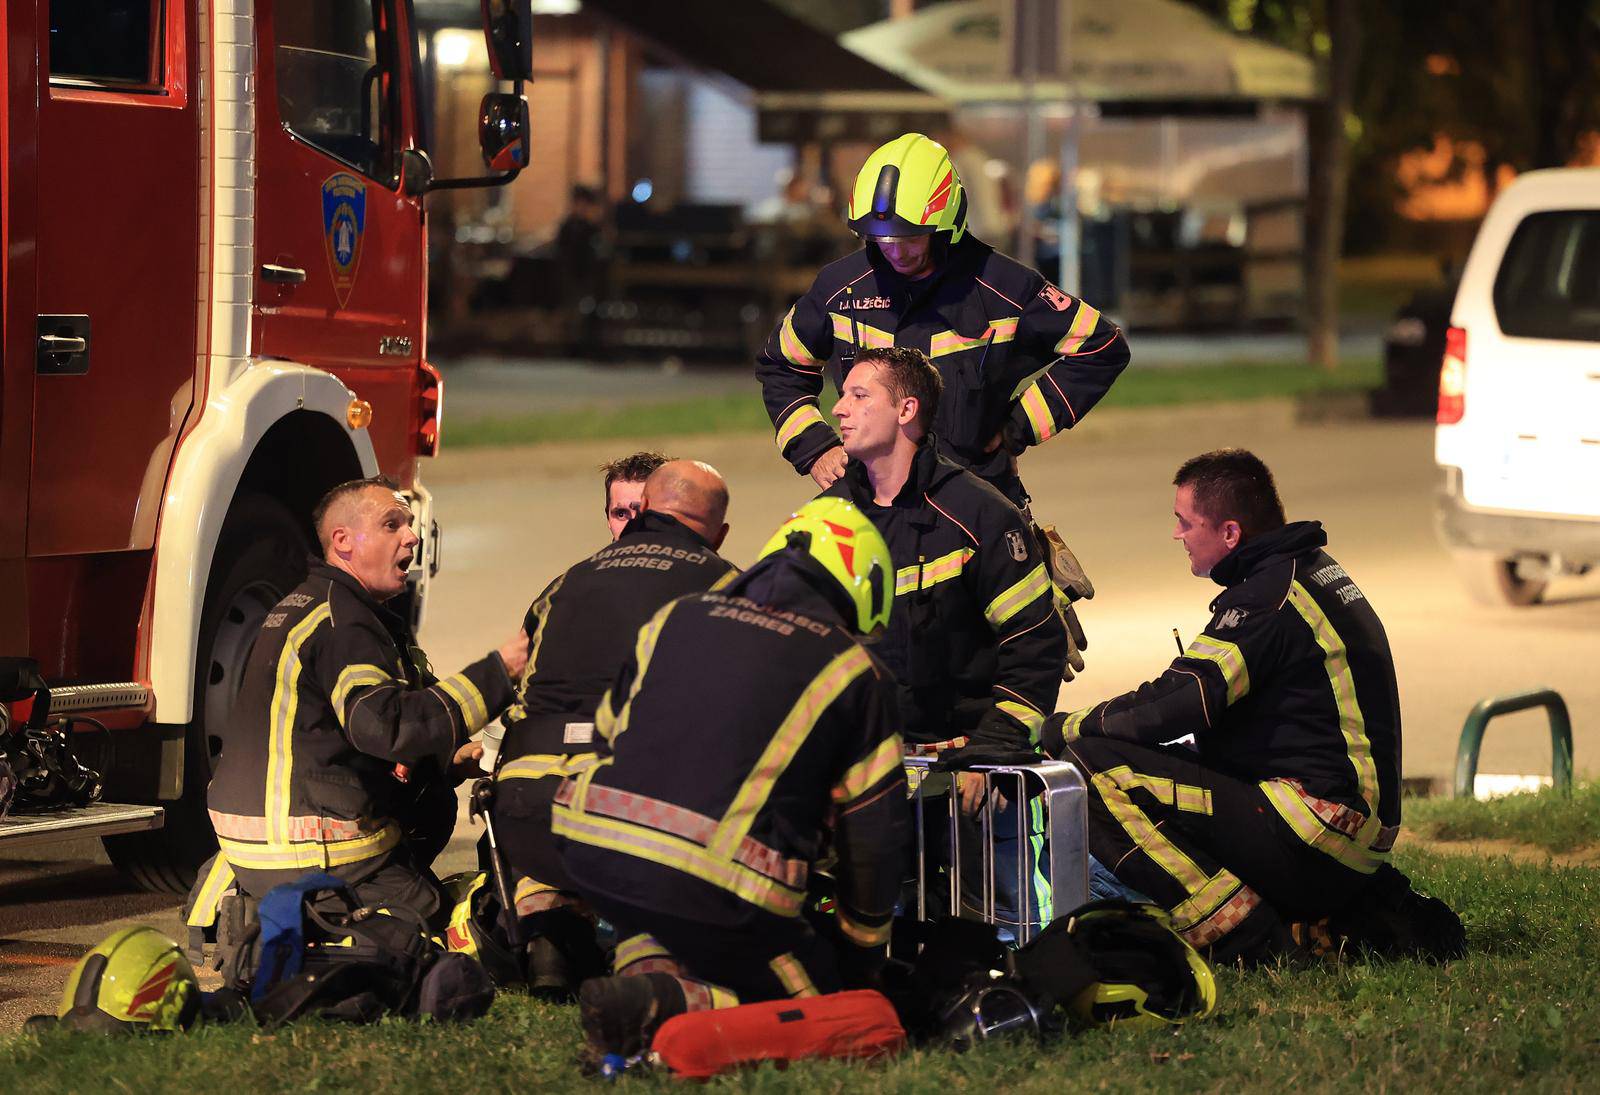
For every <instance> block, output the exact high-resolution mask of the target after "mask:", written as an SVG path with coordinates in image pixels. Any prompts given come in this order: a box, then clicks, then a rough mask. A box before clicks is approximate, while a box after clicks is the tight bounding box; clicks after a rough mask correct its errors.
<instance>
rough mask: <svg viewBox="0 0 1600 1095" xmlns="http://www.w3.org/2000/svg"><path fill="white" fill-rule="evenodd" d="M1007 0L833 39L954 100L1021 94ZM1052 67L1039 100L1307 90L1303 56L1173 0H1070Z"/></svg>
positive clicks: (1298, 94) (1266, 96) (1283, 94)
mask: <svg viewBox="0 0 1600 1095" xmlns="http://www.w3.org/2000/svg"><path fill="white" fill-rule="evenodd" d="M1009 8H1010V0H952V2H951V3H944V4H935V5H933V6H931V7H927V8H923V9H921V10H920V11H918V12H916V13H915V14H914V15H911V16H908V17H906V18H904V19H889V20H885V21H884V22H881V23H874V24H872V25H871V26H867V27H863V28H861V29H860V30H855V31H851V32H849V33H847V34H845V35H843V36H842V37H841V38H840V41H841V42H842V43H843V44H844V45H845V46H846V47H847V48H849V49H851V50H853V51H854V52H855V53H858V54H860V55H861V56H862V57H864V58H866V59H867V60H870V61H872V62H873V63H874V64H876V65H878V66H880V67H882V68H885V69H888V70H889V71H890V72H894V73H898V74H899V75H901V76H903V77H905V78H906V79H907V80H908V81H910V82H911V83H914V84H916V85H918V86H920V87H923V88H926V89H927V90H928V91H931V92H933V93H934V94H936V95H939V96H940V97H942V98H944V99H946V100H947V101H949V102H951V103H954V104H963V105H965V104H979V103H1006V102H1017V101H1021V100H1023V99H1025V98H1026V97H1027V90H1026V86H1025V85H1024V83H1023V82H1022V81H1021V80H1020V79H1018V78H1017V77H1016V76H1015V75H1014V74H1013V73H1012V68H1011V58H1010V54H1009V51H1008V49H1007V46H1006V42H1005V40H1004V35H1003V34H1002V29H1003V23H1004V20H1005V17H1006V12H1007V11H1008V9H1009ZM1061 51H1062V52H1061V63H1060V65H1059V66H1058V71H1059V72H1060V74H1061V75H1060V76H1057V77H1047V78H1041V79H1040V80H1039V81H1038V82H1037V83H1036V84H1035V94H1036V96H1037V98H1039V99H1041V100H1044V101H1051V100H1056V101H1060V100H1064V99H1076V100H1078V101H1082V102H1094V103H1121V102H1126V103H1137V102H1141V101H1144V102H1149V101H1167V102H1182V101H1186V100H1210V101H1218V102H1222V101H1227V100H1258V101H1259V100H1279V101H1282V100H1309V99H1313V98H1315V97H1316V78H1315V73H1314V71H1313V68H1312V64H1311V61H1310V59H1309V58H1307V57H1303V56H1301V55H1300V54H1298V53H1295V52H1293V51H1292V50H1287V49H1282V48H1279V47H1277V46H1272V45H1268V44H1266V43H1264V42H1258V41H1254V40H1252V39H1250V38H1246V37H1244V36H1242V35H1238V34H1234V33H1232V32H1230V31H1228V30H1225V29H1224V28H1222V27H1220V26H1218V25H1217V24H1216V23H1214V22H1213V21H1212V20H1211V19H1209V18H1208V17H1207V16H1206V15H1205V14H1204V13H1202V12H1199V11H1197V10H1195V9H1193V8H1190V7H1187V6H1185V5H1184V4H1181V3H1177V2H1175V0H1117V3H1115V4H1103V3H1090V2H1088V0H1074V2H1073V3H1072V5H1071V26H1070V28H1068V29H1067V30H1066V31H1065V32H1064V33H1063V34H1062V35H1061Z"/></svg>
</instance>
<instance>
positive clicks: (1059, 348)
mask: <svg viewBox="0 0 1600 1095" xmlns="http://www.w3.org/2000/svg"><path fill="white" fill-rule="evenodd" d="M1099 323H1100V313H1099V312H1097V311H1095V310H1094V309H1093V308H1091V307H1090V306H1089V305H1087V304H1085V303H1084V302H1083V301H1081V300H1080V301H1079V302H1078V314H1077V315H1075V316H1073V317H1072V325H1071V326H1070V327H1068V328H1067V333H1066V334H1065V335H1063V336H1062V338H1061V341H1060V342H1058V343H1056V353H1058V354H1062V355H1066V354H1075V353H1077V352H1078V350H1079V349H1081V348H1082V346H1083V344H1084V342H1086V341H1087V340H1088V338H1089V336H1090V335H1092V334H1094V329H1095V327H1096V326H1097V325H1098V324H1099Z"/></svg>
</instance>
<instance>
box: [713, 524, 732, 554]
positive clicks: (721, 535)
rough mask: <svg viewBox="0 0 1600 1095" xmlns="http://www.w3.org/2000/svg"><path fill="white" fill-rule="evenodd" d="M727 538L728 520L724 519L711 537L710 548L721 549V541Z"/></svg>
mask: <svg viewBox="0 0 1600 1095" xmlns="http://www.w3.org/2000/svg"><path fill="white" fill-rule="evenodd" d="M727 538H728V522H726V521H724V522H722V527H721V528H719V529H718V530H717V534H716V535H715V536H713V537H712V538H711V550H712V551H721V550H722V541H724V540H726V539H727Z"/></svg>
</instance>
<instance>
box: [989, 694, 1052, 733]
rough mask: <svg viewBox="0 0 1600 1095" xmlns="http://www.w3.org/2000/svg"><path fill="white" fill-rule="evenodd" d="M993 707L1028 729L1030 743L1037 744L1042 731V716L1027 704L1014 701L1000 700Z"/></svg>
mask: <svg viewBox="0 0 1600 1095" xmlns="http://www.w3.org/2000/svg"><path fill="white" fill-rule="evenodd" d="M995 706H996V707H998V708H999V709H1000V710H1002V711H1004V712H1005V713H1006V714H1008V715H1010V716H1011V717H1012V718H1014V719H1016V720H1017V721H1018V722H1020V723H1021V724H1022V725H1023V726H1025V727H1027V728H1028V740H1029V741H1030V742H1034V743H1037V742H1038V740H1039V731H1040V730H1043V729H1044V716H1043V715H1041V714H1039V712H1038V711H1036V710H1035V709H1033V708H1032V707H1029V706H1028V705H1027V704H1025V703H1017V702H1015V701H1014V700H1001V701H1000V702H999V703H997V704H995Z"/></svg>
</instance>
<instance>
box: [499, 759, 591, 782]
mask: <svg viewBox="0 0 1600 1095" xmlns="http://www.w3.org/2000/svg"><path fill="white" fill-rule="evenodd" d="M599 763H600V758H599V757H598V756H596V755H595V754H594V753H575V754H573V755H571V756H567V755H564V754H559V753H536V754H530V755H529V756H525V757H518V758H517V759H516V760H508V761H506V762H505V763H504V764H502V765H501V766H500V770H499V771H498V772H496V773H495V776H494V778H495V779H496V780H502V779H544V778H546V777H555V778H557V779H563V778H565V777H567V776H576V775H580V774H581V773H583V772H587V771H588V770H589V769H590V768H593V767H595V766H596V765H598V764H599Z"/></svg>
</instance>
